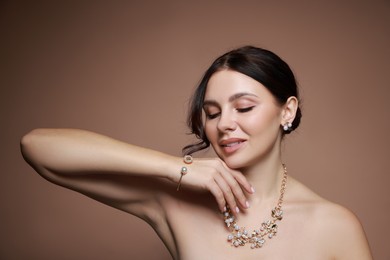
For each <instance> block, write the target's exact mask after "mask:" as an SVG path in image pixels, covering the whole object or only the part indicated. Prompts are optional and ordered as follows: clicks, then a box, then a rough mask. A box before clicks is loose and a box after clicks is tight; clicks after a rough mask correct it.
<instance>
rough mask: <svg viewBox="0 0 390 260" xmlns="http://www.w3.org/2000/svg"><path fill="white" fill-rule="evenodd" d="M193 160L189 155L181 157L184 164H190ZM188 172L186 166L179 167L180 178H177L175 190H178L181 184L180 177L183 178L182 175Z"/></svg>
mask: <svg viewBox="0 0 390 260" xmlns="http://www.w3.org/2000/svg"><path fill="white" fill-rule="evenodd" d="M192 161H193V158H192V156H191V155H185V156H184V158H183V162H184V163H185V164H191V163H192ZM187 172H188V169H187V167H185V166H183V167H181V170H180V174H181V176H180V179H179V183H178V184H177V188H176V191H179V190H180V186H181V179H182V178H183V176H184V175H186V174H187Z"/></svg>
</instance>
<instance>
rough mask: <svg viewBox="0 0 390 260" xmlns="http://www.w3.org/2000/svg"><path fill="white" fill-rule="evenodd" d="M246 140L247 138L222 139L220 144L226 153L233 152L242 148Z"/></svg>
mask: <svg viewBox="0 0 390 260" xmlns="http://www.w3.org/2000/svg"><path fill="white" fill-rule="evenodd" d="M245 141H246V140H245V139H242V138H229V139H223V140H222V141H220V142H219V145H220V147H221V148H222V150H223V151H224V152H225V153H226V154H231V153H234V152H236V151H237V150H238V149H240V148H241V147H242V146H243V145H244V143H245Z"/></svg>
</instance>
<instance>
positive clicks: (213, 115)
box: [206, 106, 255, 119]
mask: <svg viewBox="0 0 390 260" xmlns="http://www.w3.org/2000/svg"><path fill="white" fill-rule="evenodd" d="M254 107H255V106H251V107H245V108H236V110H237V112H239V113H246V112H249V111H251V110H252V109H253V108H254ZM219 114H221V112H218V113H214V114H209V115H206V117H207V119H214V118H217V117H218V116H219Z"/></svg>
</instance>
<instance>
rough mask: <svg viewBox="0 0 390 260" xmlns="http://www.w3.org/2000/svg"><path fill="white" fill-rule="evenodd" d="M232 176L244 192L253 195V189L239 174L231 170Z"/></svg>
mask: <svg viewBox="0 0 390 260" xmlns="http://www.w3.org/2000/svg"><path fill="white" fill-rule="evenodd" d="M232 175H233V176H234V178H235V179H236V180H237V182H238V183H239V184H240V185H241V187H243V188H244V189H245V191H246V192H248V193H251V194H253V193H255V189H254V188H253V186H252V185H251V184H250V183H249V181H248V180H247V178H246V177H245V176H244V175H243V174H242V173H241V172H239V171H235V170H232Z"/></svg>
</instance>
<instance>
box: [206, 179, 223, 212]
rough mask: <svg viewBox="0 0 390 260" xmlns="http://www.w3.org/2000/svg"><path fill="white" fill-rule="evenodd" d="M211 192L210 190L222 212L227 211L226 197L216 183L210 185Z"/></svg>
mask: <svg viewBox="0 0 390 260" xmlns="http://www.w3.org/2000/svg"><path fill="white" fill-rule="evenodd" d="M209 190H210V192H211V194H213V196H214V197H215V199H216V201H217V204H218V207H219V209H220V211H221V212H224V211H225V210H226V200H225V196H224V193H223V192H222V190H221V189H220V187H219V186H218V184H217V183H216V182H215V181H211V182H210V183H209Z"/></svg>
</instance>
